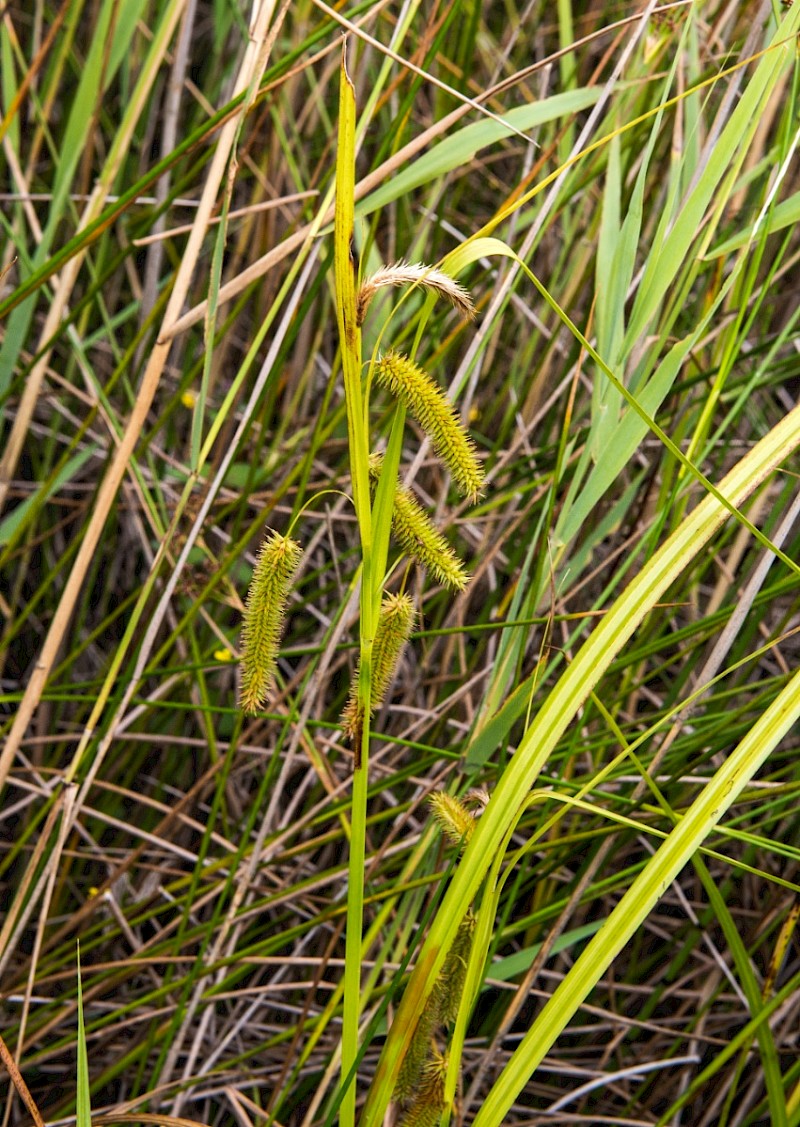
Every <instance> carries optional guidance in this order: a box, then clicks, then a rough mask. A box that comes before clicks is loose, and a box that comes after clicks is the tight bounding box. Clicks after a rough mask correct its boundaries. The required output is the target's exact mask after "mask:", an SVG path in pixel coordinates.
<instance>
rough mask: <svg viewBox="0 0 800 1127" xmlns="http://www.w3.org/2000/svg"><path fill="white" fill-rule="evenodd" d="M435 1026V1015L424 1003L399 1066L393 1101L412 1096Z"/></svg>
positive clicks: (428, 1051)
mask: <svg viewBox="0 0 800 1127" xmlns="http://www.w3.org/2000/svg"><path fill="white" fill-rule="evenodd" d="M429 1001H430V1000H429ZM435 1026H436V1013H435V1012H434V1010H432V1009H431V1007H430V1005H429V1003H426V1005H425V1009H424V1010H423V1011H422V1013H421V1014H420V1015H419V1018H418V1020H417V1024H416V1028H415V1029H414V1034H413V1036H412V1038H411V1043H410V1044H409V1046H408V1049H407V1050H406V1055H405V1056H404V1057H403V1060H402V1062H401V1064H400V1071H399V1072H398V1074H397V1080H396V1081H395V1085H394V1092H393V1095H392V1098H393V1099H395V1100H407V1099H410V1098H411V1097H412V1096H413V1095H414V1092H415V1091H416V1089H417V1085H418V1084H419V1076H420V1072H421V1071H422V1068H423V1066H424V1064H425V1061H426V1060H427V1058H428V1056H429V1055H430V1053H431V1048H432V1045H433V1042H432V1037H433V1030H434V1028H435Z"/></svg>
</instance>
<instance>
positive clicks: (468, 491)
mask: <svg viewBox="0 0 800 1127" xmlns="http://www.w3.org/2000/svg"><path fill="white" fill-rule="evenodd" d="M377 378H378V382H379V383H380V384H381V385H382V386H383V387H385V388H387V389H388V390H389V391H390V392H391V393H392V395H395V396H396V397H397V398H398V399H399V400H400V402H401V403H402V404H403V406H404V407H405V408H406V410H407V411H408V412H409V413H410V414H411V415H413V416H414V418H415V419H416V420H417V422H418V423H419V425H420V426H421V427H422V429H423V430H424V431H425V433H426V434H427V436H428V437H429V438H430V440H431V443H432V445H433V448H434V450H435V451H436V453H437V454H438V455H439V457H440V458H441V459H442V461H443V462H444V463H445V464H446V465H447V468H448V469H449V470H450V473H451V474H452V476H453V481H454V482H455V483H456V485H457V486H458V488H459V489H460V490H461V492H462V493H463V494H464V496H465V497H468V498H469V499H470V500H471V501H473V502H474V501H477V499H478V497H479V496H480V494H481V490H482V489H483V482H484V477H483V469H482V467H481V464H480V462H479V460H478V455H477V453H476V451H475V446H474V443H473V441H472V439H471V438H470V436H469V435H468V434H467V431H466V429H465V428H464V427H463V426H462V423H461V420H460V419H459V417H458V415H457V414H456V413H455V411H454V410H453V405H452V404H451V402H450V400H449V399H448V398H447V396H446V395H445V394H444V392H443V391H442V390H441V388H440V387H439V386H438V385H437V384H435V383H434V382H433V380H432V379H431V377H430V376H429V375H428V373H427V372H424V371H423V370H422V368H420V367H419V366H418V365H417V364H415V363H414V362H413V361H411V360H409V359H408V357H407V356H403V355H402V353H399V352H387V353H386V354H385V355H384V356H382V357H381V359H380V360H379V362H378V367H377Z"/></svg>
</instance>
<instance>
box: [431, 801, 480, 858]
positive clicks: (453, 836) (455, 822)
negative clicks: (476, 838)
mask: <svg viewBox="0 0 800 1127" xmlns="http://www.w3.org/2000/svg"><path fill="white" fill-rule="evenodd" d="M428 802H429V803H430V807H431V813H432V814H433V817H434V818H435V820H436V823H437V824H438V826H439V828H440V829H441V831H442V833H443V834H444V835H445V837H447V838H448V839H449V840H450V841H451V842H452V843H453V845H461V846H466V845H467V844H468V842H469V839H470V838H471V837H472V834H473V831H474V829H475V819H474V817H473V816H472V814H470V812H469V810H467V808H466V806H465V805H464V803H463V802H461V801H460V799H458V798H454V797H453V795H452V794H445V792H444V791H441V790H439V791H434V793H433V794H432V795H430V797H429V798H428Z"/></svg>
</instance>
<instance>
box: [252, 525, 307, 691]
mask: <svg viewBox="0 0 800 1127" xmlns="http://www.w3.org/2000/svg"><path fill="white" fill-rule="evenodd" d="M302 558H303V550H302V548H301V547H300V545H299V544H298V543H296V541H294V540H290V539H289V537H288V536H281V535H280V533H278V532H270V534H269V535H268V537H267V538H266V539H265V541H264V543H263V544H262V545H261V548H260V550H259V553H258V557H257V559H256V566H255V570H254V571H253V578H252V579H251V580H250V590H249V591H248V593H247V603H246V605H245V611H244V623H243V625H242V685H241V691H240V694H239V703H240V705H241V707H242V708H243V709H244V711H245V712H250V713H252V712H256V711H257V710H258V708H259V707H260V706H261V705H263V703H264V701H265V700H266V697H267V695H268V693H269V691H270V689H271V688H272V683H273V680H274V677H275V669H276V666H277V662H278V643H279V642H280V637H281V630H282V628H283V618H284V613H285V610H286V600H287V599H288V597H289V591H290V590H291V587H292V582H293V581H294V577H295V575H296V574H297V569H298V567H299V566H300V561H301V559H302Z"/></svg>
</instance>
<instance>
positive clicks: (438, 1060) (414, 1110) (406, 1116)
mask: <svg viewBox="0 0 800 1127" xmlns="http://www.w3.org/2000/svg"><path fill="white" fill-rule="evenodd" d="M446 1079H447V1057H446V1056H445V1055H443V1054H442V1053H437V1052H432V1053H431V1055H430V1056H429V1058H428V1059H427V1060H426V1061H425V1063H424V1064H423V1066H422V1068H421V1070H420V1072H419V1074H418V1076H417V1080H416V1086H415V1090H414V1100H413V1102H412V1103H411V1105H410V1106H409V1107H408V1108H407V1109H406V1111H405V1112H404V1113H403V1118H402V1119H401V1120H400V1127H436V1124H437V1123H438V1122H439V1120H440V1119H441V1117H442V1112H443V1111H444V1085H445V1080H446Z"/></svg>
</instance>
